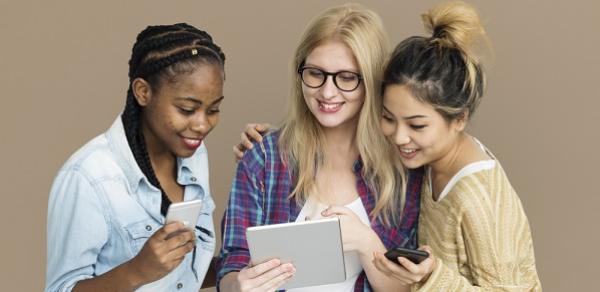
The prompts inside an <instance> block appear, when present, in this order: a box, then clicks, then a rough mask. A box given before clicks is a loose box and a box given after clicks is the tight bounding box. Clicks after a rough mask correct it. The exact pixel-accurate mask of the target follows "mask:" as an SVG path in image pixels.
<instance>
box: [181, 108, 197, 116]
mask: <svg viewBox="0 0 600 292" xmlns="http://www.w3.org/2000/svg"><path fill="white" fill-rule="evenodd" d="M177 109H178V110H179V112H180V113H182V114H184V115H186V116H189V115H192V114H194V112H195V111H196V110H195V109H190V108H184V107H178V108H177Z"/></svg>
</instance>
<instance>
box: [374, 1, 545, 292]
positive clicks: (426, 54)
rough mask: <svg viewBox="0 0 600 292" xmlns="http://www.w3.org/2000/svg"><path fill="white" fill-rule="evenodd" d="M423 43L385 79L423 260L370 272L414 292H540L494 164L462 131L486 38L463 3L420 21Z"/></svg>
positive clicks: (415, 43)
mask: <svg viewBox="0 0 600 292" xmlns="http://www.w3.org/2000/svg"><path fill="white" fill-rule="evenodd" d="M423 20H424V22H425V26H426V28H427V29H428V30H429V31H430V32H431V34H432V35H431V36H430V37H420V36H414V37H410V38H408V39H406V40H404V41H402V42H401V43H400V44H399V45H398V46H397V47H396V50H395V51H394V53H393V55H392V57H391V59H390V61H389V63H388V65H387V68H386V71H385V75H384V84H383V88H384V93H383V116H382V120H381V125H382V129H383V132H384V134H385V135H386V136H387V137H388V139H389V140H390V141H391V142H392V143H394V144H395V145H396V146H397V150H398V153H399V156H400V158H401V160H402V164H403V165H404V166H405V167H406V168H407V169H416V168H421V167H423V166H424V167H425V168H426V174H425V178H424V180H423V186H422V189H421V214H420V218H419V228H418V235H419V244H420V245H422V246H423V247H422V248H421V249H423V250H426V251H428V252H429V254H430V256H429V258H427V259H426V260H424V261H423V262H421V263H420V264H415V263H413V262H411V261H409V260H408V259H406V258H403V257H399V258H398V261H399V263H400V265H397V264H395V263H393V262H392V261H389V260H388V259H386V258H385V257H384V256H383V254H382V253H380V252H376V253H375V259H374V263H375V266H376V267H377V268H378V269H379V270H380V271H382V272H383V273H385V274H387V275H389V276H391V277H394V278H396V279H399V280H400V281H401V282H402V283H404V284H407V285H412V288H413V290H418V291H482V290H485V291H489V290H494V291H540V290H541V284H540V281H539V278H538V275H537V271H536V267H535V258H534V251H533V242H532V237H531V231H530V228H529V223H528V220H527V217H526V216H525V212H524V210H523V207H522V205H521V201H520V200H519V197H518V196H517V194H516V192H515V190H514V189H513V187H512V186H511V184H510V182H509V181H508V178H507V176H506V173H505V172H504V170H503V169H502V166H501V165H500V162H499V161H498V160H497V159H496V157H495V156H494V155H493V154H492V152H491V151H490V150H489V149H488V148H486V147H485V146H484V145H483V144H482V143H481V142H479V141H478V140H477V139H476V138H475V137H473V136H470V135H469V134H467V133H466V132H465V127H466V125H467V122H468V121H469V118H471V117H472V116H473V114H474V113H475V110H476V109H477V105H478V104H479V102H480V100H481V97H482V95H483V92H484V88H485V74H484V72H483V67H482V64H481V62H480V61H479V58H478V57H477V56H476V55H475V54H474V50H473V47H474V46H475V45H476V44H477V41H478V40H484V39H485V33H484V29H483V27H482V25H481V23H480V21H479V17H478V15H477V13H476V11H475V10H474V9H473V8H472V7H471V6H469V5H467V4H464V3H462V2H456V3H449V4H443V5H440V6H437V7H435V8H433V9H431V10H429V11H428V12H427V13H426V14H425V15H423Z"/></svg>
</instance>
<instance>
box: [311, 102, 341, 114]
mask: <svg viewBox="0 0 600 292" xmlns="http://www.w3.org/2000/svg"><path fill="white" fill-rule="evenodd" d="M317 102H318V103H319V111H321V112H323V113H326V114H332V113H337V112H338V111H339V110H340V109H342V105H344V102H335V103H326V102H322V101H319V100H317Z"/></svg>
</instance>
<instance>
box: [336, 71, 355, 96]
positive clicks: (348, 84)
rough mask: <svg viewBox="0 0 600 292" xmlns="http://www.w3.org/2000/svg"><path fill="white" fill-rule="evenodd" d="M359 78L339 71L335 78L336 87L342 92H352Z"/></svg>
mask: <svg viewBox="0 0 600 292" xmlns="http://www.w3.org/2000/svg"><path fill="white" fill-rule="evenodd" d="M359 82H360V77H359V76H358V74H356V73H354V72H348V71H341V72H338V73H337V74H336V76H335V83H336V85H337V87H338V88H339V89H341V90H344V91H352V90H354V89H356V88H357V87H358V83H359Z"/></svg>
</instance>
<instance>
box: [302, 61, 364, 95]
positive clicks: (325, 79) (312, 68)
mask: <svg viewBox="0 0 600 292" xmlns="http://www.w3.org/2000/svg"><path fill="white" fill-rule="evenodd" d="M306 69H311V70H317V71H319V72H321V73H323V76H325V78H323V81H322V82H321V84H319V85H318V86H311V85H309V84H308V83H306V81H304V77H303V76H304V74H303V73H304V70H306ZM341 73H352V74H354V75H356V77H358V82H357V83H356V86H355V87H354V88H352V89H342V88H340V86H339V85H338V84H337V76H338V74H341ZM298 74H300V79H301V80H302V83H304V85H306V86H308V87H310V88H319V87H321V86H323V84H325V82H327V78H328V77H329V76H331V77H332V78H333V84H334V85H335V87H337V89H339V90H341V91H344V92H351V91H354V90H356V89H357V88H358V87H359V86H360V83H361V82H362V80H363V77H362V76H361V75H360V74H358V73H356V72H352V71H345V70H343V71H337V72H333V73H332V72H327V71H325V70H322V69H319V68H316V67H304V66H302V67H300V68H298Z"/></svg>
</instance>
